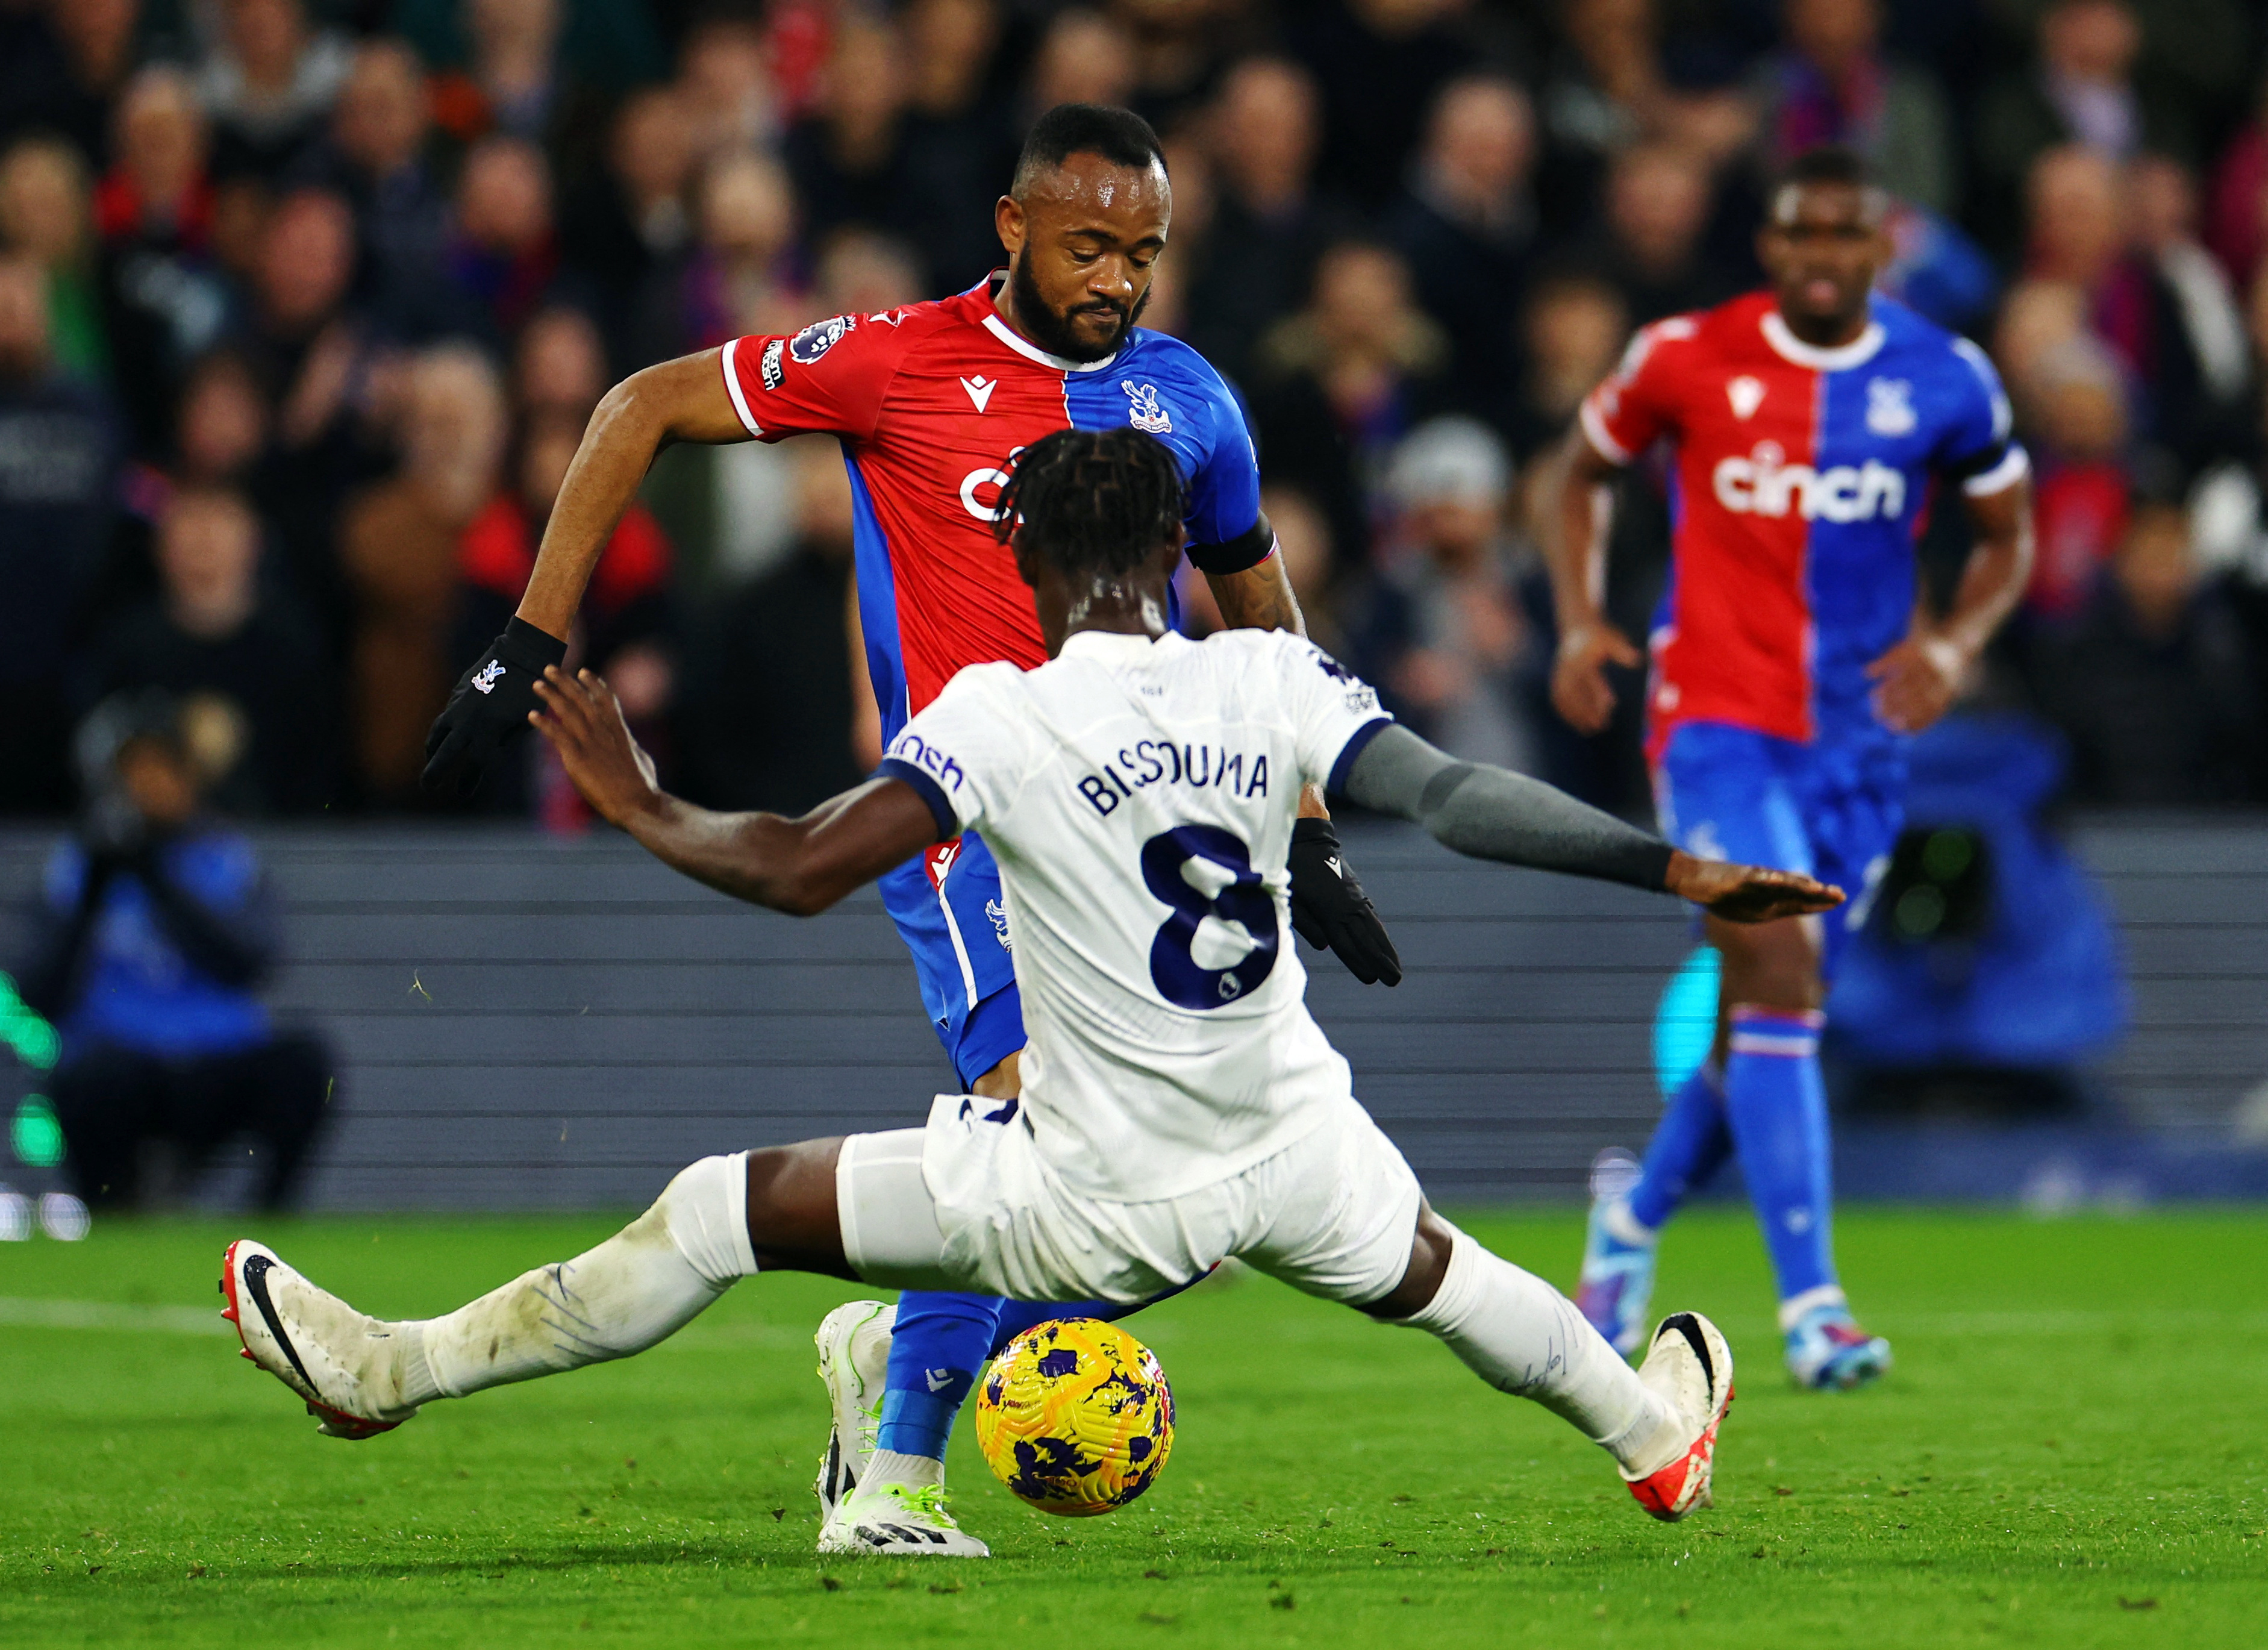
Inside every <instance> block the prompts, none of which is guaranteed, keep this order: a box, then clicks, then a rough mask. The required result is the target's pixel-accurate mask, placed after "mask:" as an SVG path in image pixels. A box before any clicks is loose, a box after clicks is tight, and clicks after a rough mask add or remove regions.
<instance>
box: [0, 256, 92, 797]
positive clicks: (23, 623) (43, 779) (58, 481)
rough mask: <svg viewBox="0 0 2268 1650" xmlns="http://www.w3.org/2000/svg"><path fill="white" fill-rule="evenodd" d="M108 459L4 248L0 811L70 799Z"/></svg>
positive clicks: (41, 301) (43, 303)
mask: <svg viewBox="0 0 2268 1650" xmlns="http://www.w3.org/2000/svg"><path fill="white" fill-rule="evenodd" d="M116 466H117V440H116V432H115V430H114V424H113V422H112V419H111V416H110V414H109V411H108V409H107V406H106V404H105V403H104V401H102V399H101V397H100V396H99V394H97V393H96V392H95V391H94V390H92V389H91V388H90V387H87V386H86V385H85V384H81V383H76V382H74V381H72V380H71V379H69V378H67V377H65V376H64V375H63V374H62V373H61V372H57V371H56V369H55V357H54V352H53V350H52V349H51V347H50V345H49V343H48V304H47V278H46V274H45V272H44V271H43V270H42V269H40V266H39V265H38V264H36V263H34V262H33V261H31V260H30V259H28V258H26V257H22V256H19V255H15V254H11V255H8V256H6V257H0V598H4V599H0V701H4V703H6V705H7V714H6V715H4V716H0V814H40V813H50V812H54V811H55V810H58V809H60V808H62V807H64V806H65V805H66V804H67V803H68V802H69V800H70V770H69V764H68V762H67V760H66V757H65V750H66V748H67V747H68V744H69V741H70V715H69V711H68V710H67V708H66V707H67V687H66V675H67V673H68V671H69V668H70V655H69V651H68V650H69V647H70V642H71V640H72V638H73V636H74V633H75V630H76V629H77V620H78V615H79V609H80V604H81V602H82V601H83V600H84V599H85V595H86V593H87V591H88V589H89V587H90V586H92V584H93V582H94V579H95V577H96V574H97V571H98V570H99V564H100V561H101V557H102V555H103V552H104V549H105V547H106V545H107V543H108V541H109V538H110V533H111V526H112V509H113V505H112V499H113V477H114V472H115V469H116Z"/></svg>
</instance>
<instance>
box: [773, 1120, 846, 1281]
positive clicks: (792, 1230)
mask: <svg viewBox="0 0 2268 1650" xmlns="http://www.w3.org/2000/svg"><path fill="white" fill-rule="evenodd" d="M842 1149H843V1141H842V1138H841V1137H840V1136H837V1137H835V1138H829V1139H824V1140H801V1141H798V1142H797V1143H796V1144H795V1145H774V1146H765V1147H763V1148H762V1149H761V1150H758V1151H754V1152H750V1153H747V1160H748V1168H747V1190H746V1197H747V1234H748V1241H749V1243H750V1245H751V1246H752V1247H753V1249H754V1250H755V1258H756V1263H757V1265H758V1266H759V1267H760V1268H762V1270H763V1271H806V1272H823V1273H825V1274H826V1275H827V1276H828V1277H830V1278H850V1277H852V1276H854V1274H853V1273H852V1272H851V1268H850V1265H849V1263H847V1262H846V1261H845V1260H844V1259H843V1226H842V1221H841V1219H840V1218H839V1216H838V1215H837V1213H836V1203H835V1163H836V1157H837V1156H838V1155H839V1154H840V1153H841V1152H842Z"/></svg>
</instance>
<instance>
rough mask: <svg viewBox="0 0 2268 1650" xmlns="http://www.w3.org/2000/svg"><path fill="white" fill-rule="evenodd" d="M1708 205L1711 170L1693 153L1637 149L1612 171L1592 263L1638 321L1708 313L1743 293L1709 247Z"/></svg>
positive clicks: (1620, 157)
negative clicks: (1612, 284) (1692, 312)
mask: <svg viewBox="0 0 2268 1650" xmlns="http://www.w3.org/2000/svg"><path fill="white" fill-rule="evenodd" d="M1710 201H1711V188H1710V180H1709V173H1708V170H1707V168H1706V166H1705V165H1704V164H1703V162H1702V161H1701V160H1700V159H1699V158H1697V156H1696V155H1695V154H1694V152H1693V151H1691V150H1690V148H1684V147H1680V146H1677V145H1675V144H1668V143H1647V144H1635V145H1633V146H1632V147H1631V148H1629V149H1625V150H1622V151H1618V152H1617V153H1616V155H1615V157H1614V158H1613V159H1612V160H1611V161H1610V162H1609V164H1608V167H1607V185H1606V199H1605V217H1604V225H1603V232H1602V235H1601V236H1600V238H1599V239H1598V240H1597V242H1596V243H1595V244H1594V247H1593V249H1592V254H1591V256H1592V258H1593V260H1594V261H1595V263H1596V264H1597V266H1598V267H1599V269H1601V270H1602V272H1603V273H1604V274H1605V275H1606V276H1607V277H1608V279H1609V280H1610V281H1612V282H1613V283H1614V284H1615V286H1616V289H1617V290H1618V291H1620V292H1621V293H1622V298H1623V303H1624V306H1626V307H1627V308H1628V309H1629V311H1630V314H1631V320H1633V321H1637V322H1640V323H1643V322H1646V321H1649V320H1661V318H1662V317H1663V316H1664V315H1677V314H1683V313H1684V312H1685V311H1687V310H1691V309H1705V308H1707V307H1708V306H1711V305H1712V304H1720V303H1722V302H1724V301H1725V299H1727V298H1730V297H1732V296H1733V294H1734V293H1735V292H1737V291H1740V288H1741V282H1740V279H1739V277H1738V276H1735V275H1734V273H1733V272H1731V271H1730V270H1728V269H1725V268H1723V267H1722V266H1721V265H1719V263H1718V262H1717V261H1716V259H1715V258H1714V257H1713V256H1712V254H1711V252H1710V250H1709V247H1708V245H1707V243H1706V240H1705V234H1706V232H1707V230H1708V227H1709V211H1710Z"/></svg>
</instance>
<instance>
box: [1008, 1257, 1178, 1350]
mask: <svg viewBox="0 0 2268 1650" xmlns="http://www.w3.org/2000/svg"><path fill="white" fill-rule="evenodd" d="M1211 1276H1212V1273H1211V1271H1203V1272H1200V1273H1198V1274H1197V1276H1196V1277H1194V1278H1190V1279H1189V1282H1187V1283H1185V1284H1175V1285H1174V1286H1173V1287H1172V1288H1171V1289H1168V1290H1167V1291H1166V1292H1165V1293H1163V1294H1155V1295H1152V1296H1151V1297H1150V1298H1149V1299H1148V1300H1137V1301H1135V1302H1133V1303H1132V1304H1131V1305H1129V1304H1127V1303H1126V1302H1124V1301H1120V1300H1056V1301H1050V1302H1048V1303H1046V1304H1044V1305H1042V1303H1040V1302H1039V1301H1036V1300H1003V1301H1002V1302H1001V1303H1000V1327H999V1329H998V1330H996V1331H995V1332H994V1334H993V1337H992V1352H991V1356H993V1357H995V1358H998V1356H999V1355H1000V1354H1001V1352H1004V1351H1005V1349H1006V1347H1007V1344H1008V1343H1009V1342H1010V1341H1013V1340H1014V1339H1015V1338H1016V1337H1018V1336H1019V1335H1021V1334H1022V1333H1023V1332H1024V1331H1025V1330H1028V1329H1030V1328H1032V1327H1033V1326H1034V1325H1035V1324H1039V1323H1046V1322H1049V1321H1051V1320H1053V1319H1056V1318H1100V1319H1101V1320H1102V1322H1105V1323H1116V1322H1118V1320H1119V1319H1121V1318H1130V1317H1132V1316H1133V1315H1135V1314H1136V1313H1137V1312H1140V1311H1142V1310H1144V1309H1145V1308H1146V1307H1154V1306H1156V1305H1157V1304H1158V1302H1160V1300H1172V1299H1173V1298H1174V1297H1175V1295H1177V1294H1179V1293H1182V1290H1184V1289H1193V1288H1195V1287H1196V1286H1197V1285H1199V1284H1201V1283H1203V1282H1204V1280H1205V1279H1206V1278H1210V1277H1211Z"/></svg>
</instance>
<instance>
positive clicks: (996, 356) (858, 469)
mask: <svg viewBox="0 0 2268 1650" xmlns="http://www.w3.org/2000/svg"><path fill="white" fill-rule="evenodd" d="M724 371H725V389H726V391H727V392H728V393H729V394H731V396H732V398H733V410H734V411H736V412H737V413H739V415H740V422H741V423H742V424H745V425H747V430H748V433H749V434H751V435H753V436H755V438H757V439H759V440H766V441H770V440H778V439H780V438H784V437H787V436H793V435H804V434H827V435H833V436H837V437H840V438H841V439H842V442H843V458H844V460H845V462H846V463H847V464H848V465H849V467H850V470H851V491H852V496H853V502H854V506H855V509H856V514H857V524H858V526H857V536H858V549H857V567H858V611H859V619H860V622H861V624H862V625H863V627H864V630H865V645H866V663H867V668H868V670H869V672H870V674H872V676H873V683H874V697H875V701H876V703H878V704H879V706H880V710H881V715H882V736H883V739H884V740H885V741H886V742H887V740H890V739H892V738H895V736H896V734H897V732H898V730H899V729H900V728H902V727H903V726H905V724H906V720H907V718H909V716H911V715H912V714H913V713H915V712H916V711H919V710H921V709H922V707H923V706H924V705H926V704H927V703H929V702H930V701H931V700H932V699H934V698H935V697H937V696H938V694H939V691H941V690H942V689H944V687H945V684H946V682H948V681H952V680H953V678H954V675H955V674H957V673H959V672H960V671H961V669H962V668H963V667H966V666H969V665H982V664H990V663H993V662H995V661H998V660H1005V661H1007V662H1008V663H1010V664H1013V665H1015V666H1018V667H1020V668H1023V669H1027V670H1028V669H1030V668H1031V667H1034V666H1036V665H1038V664H1041V663H1042V662H1043V661H1044V660H1045V659H1046V658H1047V650H1046V648H1045V647H1044V646H1043V645H1042V642H1041V640H1040V628H1039V621H1038V619H1037V618H1036V617H1035V615H1034V613H1033V611H1032V598H1031V593H1030V591H1028V590H1027V588H1026V587H1025V586H1024V582H1023V580H1022V579H1021V578H1018V577H1017V574H1016V566H1015V562H1014V559H1013V556H1011V555H1010V553H1009V552H1008V550H1007V549H1005V547H1003V546H1002V545H1000V544H999V543H998V542H997V541H995V540H994V538H993V536H992V512H993V508H994V506H995V505H997V504H998V500H999V497H1000V488H1001V486H1002V484H1003V483H1004V482H1005V481H1006V480H1007V475H1006V474H1005V471H1006V468H1007V465H1008V461H1009V460H1010V459H1011V458H1013V456H1014V455H1015V454H1016V453H1020V452H1021V451H1022V450H1023V449H1024V448H1025V447H1027V446H1030V445H1031V444H1032V443H1033V442H1035V441H1036V440H1038V439H1039V438H1041V437H1042V436H1044V435H1048V434H1050V433H1052V432H1053V431H1057V430H1061V429H1064V427H1066V426H1071V427H1074V428H1077V429H1082V430H1107V429H1113V428H1116V427H1118V426H1121V425H1124V424H1131V425H1133V426H1134V427H1135V428H1136V429H1138V430H1144V431H1148V432H1149V433H1151V434H1152V435H1154V436H1156V437H1157V438H1158V439H1159V440H1160V441H1162V442H1164V443H1165V444H1166V445H1167V446H1168V447H1170V448H1172V449H1173V451H1174V453H1175V456H1176V457H1177V458H1178V459H1179V460H1181V466H1182V479H1183V480H1184V481H1185V482H1187V483H1188V486H1189V513H1188V527H1189V555H1190V557H1191V559H1192V560H1193V561H1196V562H1197V564H1199V565H1200V566H1203V567H1205V568H1207V569H1208V570H1209V571H1216V572H1230V571H1237V570H1238V569H1239V568H1241V567H1244V566H1249V565H1252V564H1255V563H1256V562H1259V561H1261V560H1263V559H1265V557H1266V556H1267V554H1268V551H1269V549H1270V546H1269V545H1268V544H1266V543H1259V544H1253V543H1252V542H1251V535H1252V530H1253V528H1254V527H1255V525H1256V523H1257V521H1258V519H1259V516H1260V475H1259V467H1258V464H1257V461H1256V459H1255V456H1254V453H1253V448H1252V438H1251V437H1250V435H1249V434H1248V432H1247V431H1246V429H1245V424H1244V415H1243V411H1242V409H1241V408H1240V407H1239V405H1238V404H1237V401H1236V400H1235V398H1234V396H1233V395H1232V394H1230V392H1229V390H1228V387H1227V386H1226V384H1224V383H1223V382H1222V381H1221V379H1220V375H1219V373H1217V372H1214V371H1213V370H1212V368H1211V366H1210V365H1207V364H1206V362H1205V360H1204V357H1201V356H1199V355H1198V354H1197V351H1195V350H1191V349H1190V348H1189V346H1188V345H1187V344H1184V343H1181V342H1180V341H1179V340H1177V339H1174V338H1169V337H1167V336H1166V335H1163V334H1160V333H1154V332H1150V331H1147V330H1145V329H1144V328H1135V329H1134V331H1133V332H1132V333H1130V335H1128V337H1127V340H1126V342H1125V343H1124V344H1123V345H1122V346H1121V347H1120V348H1119V350H1118V351H1117V353H1116V354H1115V355H1113V356H1111V357H1108V359H1105V360H1101V361H1092V362H1074V361H1067V360H1064V359H1062V358H1061V357H1057V356H1052V355H1049V354H1048V353H1046V352H1045V351H1044V350H1041V349H1040V348H1039V347H1038V346H1036V345H1035V344H1034V343H1031V342H1030V341H1029V340H1027V339H1026V338H1024V337H1022V336H1020V335H1018V334H1017V333H1015V332H1014V331H1013V330H1012V329H1011V328H1009V327H1008V325H1007V323H1006V322H1005V321H1003V320H1001V319H1000V317H999V314H998V312H996V311H995V310H994V308H993V306H992V289H991V286H990V284H989V283H988V284H986V285H984V286H979V287H976V288H973V289H971V290H970V291H966V292H963V293H961V294H960V295H959V296H957V297H954V298H944V299H940V300H939V301H936V302H933V303H926V304H914V305H909V306H907V307H905V308H902V309H893V310H886V311H883V312H881V313H877V314H872V315H837V316H836V317H834V318H833V319H832V320H822V321H818V322H815V323H814V324H813V325H811V326H809V327H806V328H804V329H803V330H802V331H801V332H799V333H797V334H795V335H793V336H792V337H747V338H737V339H735V340H733V342H732V343H728V344H726V345H725V349H724ZM1224 546H1229V547H1233V548H1231V549H1226V550H1222V549H1219V547H1224ZM1209 552H1211V554H1209Z"/></svg>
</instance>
